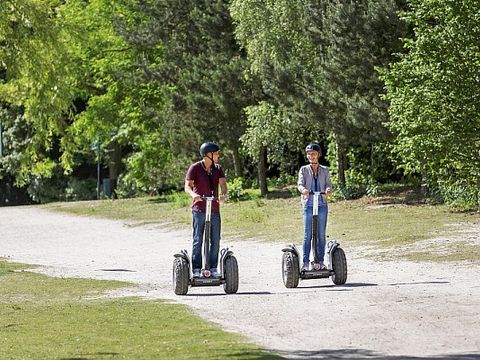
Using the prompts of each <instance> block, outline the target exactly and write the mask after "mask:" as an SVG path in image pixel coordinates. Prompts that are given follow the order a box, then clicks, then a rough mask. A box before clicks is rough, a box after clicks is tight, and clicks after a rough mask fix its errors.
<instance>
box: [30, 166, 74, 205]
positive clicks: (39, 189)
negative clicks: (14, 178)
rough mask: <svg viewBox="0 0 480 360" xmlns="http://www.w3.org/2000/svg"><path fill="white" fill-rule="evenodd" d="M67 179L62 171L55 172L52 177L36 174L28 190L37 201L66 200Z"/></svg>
mask: <svg viewBox="0 0 480 360" xmlns="http://www.w3.org/2000/svg"><path fill="white" fill-rule="evenodd" d="M67 181H68V179H67V177H66V176H64V175H63V174H61V173H54V174H53V176H52V177H51V178H43V177H38V176H34V177H33V179H32V180H31V182H30V184H29V185H28V188H27V191H28V194H29V195H30V197H31V198H32V200H33V201H34V202H36V203H41V204H43V203H47V202H52V201H59V200H64V199H65V188H66V187H67Z"/></svg>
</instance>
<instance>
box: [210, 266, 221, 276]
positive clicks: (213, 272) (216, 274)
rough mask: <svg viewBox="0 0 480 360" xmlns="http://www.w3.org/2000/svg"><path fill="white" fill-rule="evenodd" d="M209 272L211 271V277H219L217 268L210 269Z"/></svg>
mask: <svg viewBox="0 0 480 360" xmlns="http://www.w3.org/2000/svg"><path fill="white" fill-rule="evenodd" d="M210 272H211V273H212V277H214V278H218V277H220V273H219V272H218V271H217V268H212V269H210Z"/></svg>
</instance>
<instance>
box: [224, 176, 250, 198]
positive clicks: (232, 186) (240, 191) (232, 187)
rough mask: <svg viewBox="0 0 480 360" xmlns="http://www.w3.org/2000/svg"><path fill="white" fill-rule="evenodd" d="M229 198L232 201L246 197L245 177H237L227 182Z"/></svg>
mask: <svg viewBox="0 0 480 360" xmlns="http://www.w3.org/2000/svg"><path fill="white" fill-rule="evenodd" d="M227 188H228V198H229V200H231V201H239V200H242V199H244V198H245V197H246V192H245V185H244V179H243V178H241V177H237V178H235V179H233V180H231V181H228V182H227Z"/></svg>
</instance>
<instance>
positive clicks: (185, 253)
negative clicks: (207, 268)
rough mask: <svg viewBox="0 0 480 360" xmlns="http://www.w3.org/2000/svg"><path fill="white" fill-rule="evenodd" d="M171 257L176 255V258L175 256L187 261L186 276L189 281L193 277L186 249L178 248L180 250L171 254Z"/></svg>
mask: <svg viewBox="0 0 480 360" xmlns="http://www.w3.org/2000/svg"><path fill="white" fill-rule="evenodd" d="M173 257H176V258H177V257H179V258H184V259H185V260H186V261H187V263H188V269H189V276H188V277H189V281H191V280H192V279H193V273H192V271H193V270H192V262H191V261H190V257H189V256H188V252H187V250H185V249H184V250H180V252H178V253H175V254H174V255H173Z"/></svg>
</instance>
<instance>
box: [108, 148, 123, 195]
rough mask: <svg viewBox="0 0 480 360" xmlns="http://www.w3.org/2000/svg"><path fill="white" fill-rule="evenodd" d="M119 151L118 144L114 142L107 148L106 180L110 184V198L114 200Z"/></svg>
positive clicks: (118, 168) (118, 171) (118, 169)
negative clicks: (107, 179)
mask: <svg viewBox="0 0 480 360" xmlns="http://www.w3.org/2000/svg"><path fill="white" fill-rule="evenodd" d="M120 162H121V151H120V144H118V142H116V141H114V142H112V143H111V144H110V145H109V148H108V178H109V182H110V197H111V198H115V197H116V193H115V190H116V188H117V179H118V175H119V174H120Z"/></svg>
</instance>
